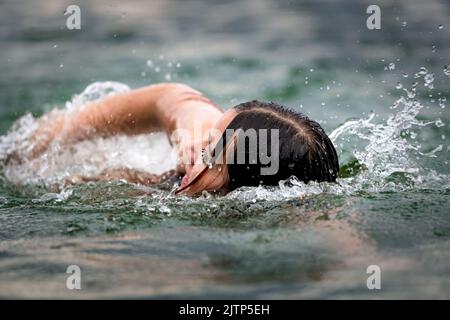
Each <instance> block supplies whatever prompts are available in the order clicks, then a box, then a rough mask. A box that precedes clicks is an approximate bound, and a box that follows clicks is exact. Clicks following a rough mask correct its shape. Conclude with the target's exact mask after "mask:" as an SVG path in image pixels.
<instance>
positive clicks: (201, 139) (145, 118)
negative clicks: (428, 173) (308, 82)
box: [15, 83, 339, 195]
mask: <svg viewBox="0 0 450 320" xmlns="http://www.w3.org/2000/svg"><path fill="white" fill-rule="evenodd" d="M158 131H163V132H165V133H166V134H167V136H168V137H169V140H170V142H171V144H172V145H173V146H174V147H175V148H176V151H177V154H178V165H177V167H176V169H175V170H172V171H170V172H167V173H164V174H162V175H152V174H148V173H144V172H138V171H133V170H131V169H120V168H117V169H111V170H107V171H105V172H103V173H101V174H100V175H99V176H98V177H74V179H72V182H75V183H76V182H85V181H98V180H117V179H124V180H127V181H128V182H131V183H141V184H154V183H160V182H162V181H164V180H167V179H169V178H172V177H175V176H177V177H183V178H182V180H181V183H180V185H179V187H178V189H177V191H176V193H177V194H186V195H196V194H199V193H201V192H202V191H204V190H206V191H209V192H213V193H219V194H225V193H227V192H229V191H232V190H233V189H236V188H238V187H241V186H258V185H277V184H278V182H279V181H280V180H283V179H288V178H290V177H291V176H295V177H297V178H298V179H299V180H300V181H303V182H305V183H307V182H309V181H319V182H321V181H328V182H334V181H336V177H337V174H338V171H339V164H338V158H337V154H336V150H335V148H334V146H333V144H332V142H331V141H330V139H329V138H328V136H327V135H326V134H325V132H324V130H323V129H322V128H321V126H320V125H319V124H318V123H317V122H315V121H313V120H310V119H309V118H307V117H306V116H304V115H303V114H301V113H297V112H295V111H292V110H289V109H286V108H284V107H282V106H280V105H278V104H276V103H267V102H260V101H256V100H254V101H250V102H246V103H242V104H239V105H237V106H235V107H233V108H231V109H229V110H227V111H226V112H224V111H223V110H222V109H221V108H220V107H219V106H217V105H216V104H214V103H213V102H212V101H211V100H209V99H208V98H206V97H205V96H203V95H202V94H201V93H200V92H199V91H197V90H194V89H192V88H191V87H189V86H187V85H184V84H178V83H160V84H154V85H150V86H147V87H143V88H140V89H136V90H132V91H129V92H125V93H118V94H115V95H113V96H109V97H106V98H104V99H101V100H97V101H93V102H90V103H88V104H86V105H84V106H82V107H81V108H78V109H77V110H57V111H52V112H50V113H47V114H45V115H44V116H43V117H41V118H40V119H39V122H38V128H37V129H36V132H35V133H34V134H33V137H32V141H30V145H31V146H32V148H31V149H30V150H27V152H26V154H21V155H20V156H18V155H15V159H16V161H24V159H27V160H30V159H33V158H35V157H38V156H39V155H41V154H43V153H45V151H46V150H47V148H48V147H49V145H50V144H51V143H52V142H58V143H59V144H61V146H64V145H70V144H73V143H76V142H79V141H82V140H87V139H93V138H96V137H103V138H106V137H111V136H114V135H137V134H144V133H150V132H158ZM149 152H151V150H149ZM19 158H21V159H20V160H19Z"/></svg>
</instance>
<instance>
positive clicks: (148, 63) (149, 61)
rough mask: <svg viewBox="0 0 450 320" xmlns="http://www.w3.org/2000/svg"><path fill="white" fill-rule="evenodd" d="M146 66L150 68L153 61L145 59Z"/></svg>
mask: <svg viewBox="0 0 450 320" xmlns="http://www.w3.org/2000/svg"><path fill="white" fill-rule="evenodd" d="M147 67H149V68H152V67H153V61H152V60H147Z"/></svg>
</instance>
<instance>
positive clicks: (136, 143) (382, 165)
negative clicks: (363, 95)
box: [0, 68, 450, 212]
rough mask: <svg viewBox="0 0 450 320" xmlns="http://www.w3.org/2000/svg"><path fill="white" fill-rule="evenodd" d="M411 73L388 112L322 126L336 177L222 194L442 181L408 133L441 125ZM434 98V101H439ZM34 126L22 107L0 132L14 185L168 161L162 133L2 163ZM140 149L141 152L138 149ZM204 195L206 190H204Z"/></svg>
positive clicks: (95, 91) (96, 89)
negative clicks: (335, 158) (429, 114)
mask: <svg viewBox="0 0 450 320" xmlns="http://www.w3.org/2000/svg"><path fill="white" fill-rule="evenodd" d="M414 78H415V80H416V82H415V83H413V84H412V86H410V87H409V88H407V87H405V86H404V85H403V84H401V83H400V82H399V83H397V86H396V88H397V89H398V90H402V91H403V92H404V94H403V96H401V97H400V98H399V99H398V100H397V101H395V102H394V104H393V105H392V106H391V110H392V114H391V115H389V116H388V118H387V119H386V120H385V121H381V122H377V121H376V119H377V117H376V114H374V113H371V114H369V115H368V117H366V118H362V119H350V120H348V121H346V122H345V123H343V124H342V125H340V126H339V127H338V128H336V129H335V130H334V131H333V132H331V133H330V135H329V136H330V138H331V139H332V141H333V143H334V144H335V146H336V148H337V151H338V154H339V158H340V161H341V167H343V168H344V169H345V170H347V171H346V172H347V173H346V174H343V173H342V172H341V177H340V178H339V179H338V183H337V184H330V183H315V182H311V183H309V184H305V183H303V182H301V181H298V180H297V179H296V178H291V179H288V180H286V181H280V183H279V186H278V187H263V186H261V187H256V188H246V187H244V188H240V189H238V190H235V191H233V192H231V193H230V194H228V195H227V196H226V198H228V199H232V200H234V199H236V200H241V201H248V202H255V201H278V200H284V199H289V198H297V197H302V196H309V195H315V194H319V193H330V194H355V193H358V192H392V191H403V190H409V189H433V188H438V189H442V188H444V189H445V188H450V177H449V176H447V175H445V174H441V173H438V172H436V171H435V170H433V169H431V168H429V167H427V166H426V165H424V161H423V160H424V159H429V158H436V157H437V155H439V153H441V152H442V151H443V150H444V147H443V146H442V145H437V146H433V147H430V148H429V149H431V151H428V152H425V151H423V150H422V146H421V144H420V143H419V141H418V140H417V139H416V137H417V135H418V133H420V132H421V130H423V128H424V127H427V126H432V125H435V126H436V127H439V126H442V125H443V122H442V120H440V119H436V120H433V121H423V120H419V117H418V116H419V114H420V111H421V110H422V109H423V105H422V104H421V103H420V102H419V101H418V100H417V99H416V93H417V89H418V86H419V81H422V83H423V86H424V87H425V88H427V89H428V90H432V89H433V82H434V76H433V74H432V73H430V72H429V71H428V70H427V69H426V68H421V69H420V70H419V71H418V72H417V73H416V74H414ZM128 90H129V88H128V86H126V85H124V84H121V83H116V82H103V83H102V82H96V83H93V84H91V85H90V86H88V87H87V88H86V90H85V91H83V92H82V93H81V94H79V95H76V96H74V97H73V98H72V100H71V101H69V102H67V103H66V105H65V108H66V110H69V111H72V110H77V109H78V108H82V107H83V106H84V105H85V104H86V103H88V102H90V101H94V100H98V99H102V98H104V97H106V96H109V95H112V94H116V93H119V92H126V91H128ZM442 99H445V97H444V98H442ZM442 99H441V100H439V102H440V103H443V101H445V100H442ZM36 128H37V120H36V119H34V118H33V117H32V116H31V115H30V114H28V115H26V116H24V117H22V118H20V119H19V120H17V122H16V123H15V124H14V126H13V127H12V128H11V130H10V131H9V133H8V134H7V135H5V136H2V137H0V166H2V169H1V171H2V174H3V176H4V177H6V179H7V180H9V181H11V182H13V183H15V184H36V183H44V184H45V185H50V184H54V183H60V182H61V181H64V180H65V179H67V178H69V177H72V176H76V175H83V176H94V175H96V174H99V173H100V172H101V171H103V170H105V169H111V168H117V167H127V168H133V169H138V170H143V171H148V172H152V173H161V172H164V171H166V170H169V169H172V168H173V167H174V166H175V164H176V155H175V153H174V151H173V150H172V148H171V146H170V145H169V142H168V140H167V138H166V137H165V135H164V134H149V135H140V136H135V137H126V136H118V137H113V138H108V139H95V140H92V141H84V142H81V143H78V144H76V145H74V146H72V147H70V148H61V146H59V145H58V144H55V145H53V146H52V147H51V148H50V149H49V152H47V153H46V154H44V155H42V156H41V157H39V158H37V159H34V160H32V161H28V162H25V163H23V164H14V163H13V164H7V163H5V161H4V160H5V159H6V158H7V155H9V154H11V153H12V152H13V151H15V150H17V149H20V148H31V147H32V146H30V145H29V143H27V142H28V138H29V137H31V136H32V135H33V132H34V131H35V130H36ZM142 150H149V152H148V153H143V152H142ZM167 155H169V156H167ZM2 159H3V160H2ZM2 164H3V165H2ZM70 196H71V193H70V192H69V191H67V190H63V193H60V194H53V193H52V194H47V195H44V196H43V198H40V200H41V201H45V200H48V199H53V200H58V199H63V200H64V199H67V198H68V197H70ZM204 196H206V197H208V195H207V194H205V195H204ZM156 197H157V198H158V199H156V200H157V201H158V210H157V211H167V210H165V209H164V208H165V205H166V204H167V203H168V202H170V201H171V199H172V198H174V196H173V193H171V192H169V193H168V194H166V193H161V194H159V195H157V196H156ZM58 201H59V200H58ZM152 205H153V204H152ZM160 207H161V208H162V209H161V210H160ZM149 210H150V209H149ZM154 210H156V209H155V208H154ZM169 210H170V208H169ZM167 212H168V211H167Z"/></svg>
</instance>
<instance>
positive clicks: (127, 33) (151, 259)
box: [0, 0, 450, 299]
mask: <svg viewBox="0 0 450 320" xmlns="http://www.w3.org/2000/svg"><path fill="white" fill-rule="evenodd" d="M368 4H370V3H368V2H367V3H366V2H363V1H361V2H354V1H336V2H334V1H305V2H300V1H298V2H297V1H269V0H264V1H262V0H258V1H256V0H255V1H248V2H245V3H242V2H241V1H231V2H227V3H226V4H224V3H222V2H219V1H217V2H215V1H208V2H206V1H149V2H143V3H140V2H138V1H127V3H126V5H125V4H124V3H123V2H119V1H116V2H114V1H112V2H107V1H98V2H96V4H95V5H94V4H92V3H90V4H87V3H86V4H84V3H83V4H80V6H81V10H82V15H83V16H82V17H83V20H82V30H80V31H67V30H65V28H64V23H65V20H64V16H63V15H62V13H63V12H64V9H65V7H64V5H63V4H62V3H59V2H58V1H56V0H55V1H40V2H39V4H38V2H36V3H35V2H32V1H3V2H1V3H0V47H1V54H0V133H1V135H2V140H0V160H1V159H2V155H4V154H6V153H7V150H8V148H9V147H10V146H11V144H10V140H11V139H10V138H11V137H13V136H14V134H15V133H17V132H19V133H20V132H22V131H19V130H18V129H17V128H16V129H13V130H10V128H11V126H12V125H13V123H14V122H15V121H16V120H17V119H19V118H20V117H21V116H23V115H24V114H26V113H28V112H31V113H32V114H33V115H35V116H39V115H41V114H42V113H44V112H46V111H49V110H51V109H53V108H54V107H55V106H57V107H60V108H63V107H64V105H65V103H66V102H67V101H70V100H71V99H72V96H73V95H74V94H79V93H81V92H83V90H84V89H85V88H86V87H87V86H88V85H90V84H91V83H94V82H102V81H116V82H121V83H124V84H126V85H128V86H129V87H131V88H136V87H139V86H143V85H147V84H150V83H155V82H160V81H180V82H185V83H187V84H189V85H191V86H193V87H195V88H197V89H199V90H201V91H203V92H204V93H205V94H206V95H208V96H210V97H211V98H212V99H213V100H214V101H216V102H217V103H218V104H219V105H221V106H223V107H224V108H228V107H231V106H233V105H236V104H238V103H240V102H243V101H247V100H251V99H254V98H258V99H265V100H273V101H277V102H280V103H283V104H285V105H287V106H290V107H292V108H294V109H296V110H298V111H301V112H304V113H306V114H307V115H309V116H311V117H312V118H313V119H316V120H318V121H319V122H320V123H321V124H322V126H323V127H324V128H325V129H326V131H327V132H328V133H329V134H331V135H332V137H333V141H334V143H335V145H336V148H337V150H338V153H339V156H340V164H341V167H342V170H341V178H340V179H339V185H327V184H321V185H318V184H311V185H308V186H305V185H303V184H301V183H297V182H296V181H293V182H292V181H291V182H285V183H283V184H281V186H280V187H276V188H262V187H260V188H244V189H242V190H237V191H235V192H233V193H232V194H229V195H227V196H225V197H212V196H210V195H207V194H205V195H203V196H202V197H200V198H194V199H193V198H187V197H174V196H172V195H170V190H171V189H172V187H173V186H172V185H171V184H169V183H167V184H163V185H157V186H153V187H143V186H136V185H130V184H126V183H123V182H112V183H97V184H86V185H80V186H76V187H72V188H67V189H64V190H60V189H59V188H57V187H56V186H55V184H57V182H58V181H60V180H61V179H63V178H64V177H65V174H68V173H73V172H85V171H86V170H91V167H89V165H92V163H96V162H95V161H98V163H100V162H102V163H106V165H108V164H109V163H126V164H130V163H131V164H133V165H139V164H140V163H142V162H143V163H155V168H156V164H158V165H160V164H159V163H158V162H161V159H164V158H165V157H166V155H165V154H164V153H163V154H162V155H161V154H157V153H158V152H157V151H153V152H152V148H150V147H149V148H147V149H145V150H148V151H146V152H143V151H142V149H140V146H141V145H142V143H143V142H142V141H141V140H139V141H135V140H133V141H132V140H121V141H109V142H104V143H103V142H96V143H97V144H95V143H94V144H92V145H89V144H88V145H83V146H81V147H80V148H79V150H75V151H74V150H68V151H66V153H64V154H63V155H59V154H53V155H50V159H53V160H54V162H49V163H51V165H49V167H48V168H47V169H46V170H41V171H39V170H37V171H36V170H34V169H33V170H31V169H30V168H32V165H31V164H30V165H25V167H21V168H18V167H14V166H10V165H9V166H8V165H6V164H3V163H2V164H0V168H1V173H0V297H1V298H130V297H132V298H289V299H297V298H325V299H327V298H338V299H341V298H357V299H359V298H369V299H379V298H388V299H390V298H447V299H448V298H450V281H449V279H450V277H449V275H450V254H449V250H448V249H449V245H450V215H449V212H450V210H449V208H450V170H449V165H448V161H449V160H450V157H449V150H450V145H449V143H448V137H449V136H450V126H449V124H448V123H449V121H450V114H449V111H448V110H449V109H448V108H449V106H448V104H449V102H448V100H449V99H450V92H449V89H450V86H449V83H450V78H449V77H448V76H447V75H446V74H445V73H444V72H443V69H444V65H449V64H450V60H449V58H448V57H450V42H449V40H448V39H449V29H450V21H449V19H448V17H449V11H450V6H448V4H447V3H446V2H445V1H443V0H442V1H439V0H433V1H427V3H426V4H425V3H422V2H420V1H399V2H398V3H397V4H396V5H387V4H386V5H385V6H384V7H383V6H382V16H383V21H382V30H381V31H369V30H367V29H366V28H365V19H366V17H367V15H366V14H365V8H366V7H367V6H368ZM413 4H414V6H413ZM330 12H332V13H333V14H330ZM404 22H406V24H405V23H404ZM440 25H442V28H440V27H439V26H440ZM391 63H393V64H394V65H390V64H391ZM421 67H425V68H426V70H427V71H426V73H423V74H420V68H421ZM431 73H433V74H434V80H433V81H432V82H431V84H432V85H433V86H434V87H433V88H430V87H429V84H428V83H427V80H425V76H426V75H427V74H431ZM415 74H417V76H415ZM427 79H429V78H427ZM415 81H417V82H418V84H417V86H414V85H413V83H414V82H415ZM398 82H400V83H401V84H402V87H403V88H405V89H407V90H409V91H410V92H412V90H411V88H412V87H415V89H416V91H415V95H414V97H412V96H411V97H410V98H408V94H407V92H406V91H404V90H403V89H400V88H399V87H398ZM425 84H427V86H425ZM401 97H403V100H401V102H400V103H398V106H397V107H396V108H393V107H392V106H393V104H394V103H395V101H397V100H398V99H400V98H401ZM444 98H445V99H446V101H444ZM371 112H374V115H370V114H371ZM351 121H354V124H352V122H351ZM32 123H33V120H32V119H31V120H30V122H27V124H32ZM23 127H24V126H22V128H23ZM25 128H26V125H25ZM8 130H10V131H9V133H8ZM15 139H16V140H15V141H20V139H21V137H20V134H18V137H15ZM143 139H144V140H145V139H147V138H145V137H144V138H143ZM384 139H385V140H384ZM145 141H147V140H145ZM152 141H153V140H152ZM153 143H154V141H153V142H151V143H150V142H149V144H148V145H153ZM161 143H162V142H161ZM144 145H145V146H147V144H144ZM116 148H120V149H121V150H120V151H121V152H122V151H123V152H125V151H124V150H123V149H128V150H127V153H125V156H123V155H122V156H121V155H117V154H116V153H117V151H118V150H116ZM153 150H160V149H153ZM163 150H165V149H163ZM94 153H97V154H101V155H102V157H104V158H102V157H100V158H99V159H100V160H95V159H94V160H92V159H90V158H91V157H92V155H93V154H94ZM140 153H143V154H145V156H144V159H142V157H138V155H139V154H140ZM44 160H45V159H44ZM44 160H42V159H41V161H40V162H37V164H38V165H39V166H40V167H39V168H42V166H43V165H44V164H45V163H46V162H45V161H44ZM53 160H52V161H53ZM89 161H94V162H89ZM152 161H153V162H152ZM155 168H153V167H152V168H148V170H149V171H152V170H153V169H155ZM30 170H31V171H30ZM83 170H85V171H83ZM38 171H39V172H38ZM55 182H56V183H55ZM72 264H75V265H78V266H80V268H81V272H82V289H81V290H79V291H77V290H74V291H71V290H67V289H66V278H67V276H68V275H67V274H66V273H65V271H66V268H67V266H68V265H72ZM369 265H378V266H380V268H381V272H382V281H381V284H382V289H381V290H375V291H371V290H368V289H367V287H366V279H367V277H368V275H367V274H366V268H367V267H368V266H369Z"/></svg>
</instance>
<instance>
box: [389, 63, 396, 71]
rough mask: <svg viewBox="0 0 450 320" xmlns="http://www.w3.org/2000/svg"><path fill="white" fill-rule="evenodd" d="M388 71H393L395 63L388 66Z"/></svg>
mask: <svg viewBox="0 0 450 320" xmlns="http://www.w3.org/2000/svg"><path fill="white" fill-rule="evenodd" d="M388 68H389V70H395V63H393V62H391V63H389V65H388Z"/></svg>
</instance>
